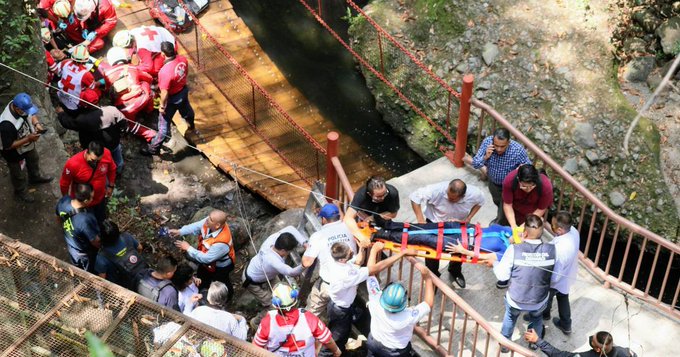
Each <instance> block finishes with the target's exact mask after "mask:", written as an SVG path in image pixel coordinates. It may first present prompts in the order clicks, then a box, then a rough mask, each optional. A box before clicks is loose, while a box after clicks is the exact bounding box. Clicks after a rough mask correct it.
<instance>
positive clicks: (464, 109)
mask: <svg viewBox="0 0 680 357" xmlns="http://www.w3.org/2000/svg"><path fill="white" fill-rule="evenodd" d="M474 80H475V77H474V76H473V75H471V74H466V75H465V77H463V93H462V94H461V96H460V112H459V114H458V131H457V133H456V149H455V151H454V153H453V165H455V166H456V167H463V157H464V156H465V148H466V147H467V135H468V123H469V121H470V99H471V98H472V84H473V82H474Z"/></svg>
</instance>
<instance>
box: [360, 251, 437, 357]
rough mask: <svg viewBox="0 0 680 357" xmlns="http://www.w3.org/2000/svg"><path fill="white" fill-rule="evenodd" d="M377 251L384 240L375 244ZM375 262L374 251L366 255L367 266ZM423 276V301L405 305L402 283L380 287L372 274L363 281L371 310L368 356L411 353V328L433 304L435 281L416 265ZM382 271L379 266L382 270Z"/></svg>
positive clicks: (423, 267) (405, 295) (420, 266)
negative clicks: (382, 288)
mask: <svg viewBox="0 0 680 357" xmlns="http://www.w3.org/2000/svg"><path fill="white" fill-rule="evenodd" d="M375 246H377V247H376V248H375V249H376V250H378V251H380V250H381V249H382V248H383V243H381V242H378V243H375V244H374V247H375ZM375 265H376V254H371V256H370V257H369V258H368V266H369V267H372V266H375ZM416 268H418V270H419V271H420V274H421V276H422V279H423V280H424V281H425V296H424V298H423V302H421V303H420V304H418V305H416V306H414V307H406V304H407V303H408V296H407V295H408V294H407V293H406V288H404V286H403V285H402V284H401V283H398V282H392V283H390V284H388V285H387V287H385V289H384V290H380V282H379V281H378V279H377V278H376V277H375V276H374V275H371V276H369V277H368V279H367V280H366V288H367V290H368V303H367V306H368V311H369V312H370V313H371V328H370V331H371V332H370V333H369V334H368V341H367V345H368V356H378V357H383V356H403V357H407V356H411V353H412V350H413V347H412V346H411V338H412V337H413V327H414V326H415V325H416V324H418V321H420V319H422V318H423V317H425V316H427V314H429V313H430V310H431V309H432V306H433V305H434V284H433V283H432V277H431V276H430V270H429V268H427V267H425V266H422V265H417V266H416ZM381 270H382V269H381Z"/></svg>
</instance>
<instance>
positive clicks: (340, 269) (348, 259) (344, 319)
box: [319, 242, 417, 356]
mask: <svg viewBox="0 0 680 357" xmlns="http://www.w3.org/2000/svg"><path fill="white" fill-rule="evenodd" d="M384 247H385V246H384V244H382V243H375V244H373V247H371V252H370V254H371V258H370V259H372V260H373V261H374V262H375V261H376V260H377V258H376V257H377V255H378V254H379V253H380V252H381V251H382V249H383V248H384ZM416 253H417V252H416V251H415V250H413V249H407V250H403V251H401V252H399V253H395V254H393V255H392V256H391V257H389V258H387V259H384V260H381V261H380V262H379V263H376V264H373V265H370V266H366V267H361V264H362V263H363V260H364V249H360V250H359V254H357V256H356V257H355V258H354V259H352V258H353V257H354V254H353V253H352V250H351V249H350V248H349V246H348V245H347V244H346V243H342V242H338V243H335V244H333V246H331V256H332V257H333V260H334V261H333V262H332V263H331V271H332V272H333V279H332V280H331V281H330V284H329V286H328V295H329V296H330V301H329V302H328V308H327V313H328V328H329V329H330V330H331V333H332V334H333V340H334V341H335V342H336V343H337V344H338V346H339V347H340V350H341V351H343V352H344V351H345V344H346V343H347V339H348V338H349V333H350V331H351V329H352V318H353V316H352V311H353V309H352V304H353V303H354V299H355V298H356V296H357V288H358V286H359V284H361V283H363V282H364V281H366V279H368V277H369V276H370V275H375V274H377V273H379V272H380V271H382V270H384V269H386V268H387V267H389V266H391V265H392V264H394V263H395V262H397V261H398V260H399V259H401V258H402V257H403V256H405V255H415V254H416ZM330 355H331V353H330V351H329V350H327V349H322V350H321V353H320V354H319V356H330Z"/></svg>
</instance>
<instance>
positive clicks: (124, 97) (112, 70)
mask: <svg viewBox="0 0 680 357" xmlns="http://www.w3.org/2000/svg"><path fill="white" fill-rule="evenodd" d="M106 62H107V64H108V65H104V66H100V72H101V73H102V75H103V77H104V80H105V81H106V88H109V91H110V93H111V100H112V101H113V104H114V105H115V106H116V107H118V109H120V111H121V112H122V113H123V114H124V115H125V117H126V118H127V119H128V121H127V124H126V125H127V128H128V132H130V133H132V134H134V135H137V136H139V137H141V138H143V139H144V140H146V141H147V142H150V141H151V139H153V138H154V137H155V136H156V131H154V130H151V129H148V128H146V127H145V126H142V125H140V124H139V123H138V122H137V119H138V118H137V116H138V114H139V113H141V112H144V113H150V112H152V111H153V92H152V90H151V82H152V81H153V78H151V76H150V75H149V74H147V73H146V72H144V71H142V70H141V69H140V68H139V67H138V66H133V65H131V64H130V59H129V58H128V56H127V52H126V51H125V50H124V49H122V48H120V47H113V48H111V49H109V51H108V52H107V53H106Z"/></svg>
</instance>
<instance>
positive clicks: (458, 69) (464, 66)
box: [456, 63, 468, 73]
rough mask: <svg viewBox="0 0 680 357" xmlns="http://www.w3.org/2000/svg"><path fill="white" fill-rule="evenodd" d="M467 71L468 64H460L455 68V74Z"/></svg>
mask: <svg viewBox="0 0 680 357" xmlns="http://www.w3.org/2000/svg"><path fill="white" fill-rule="evenodd" d="M467 70H468V64H467V63H461V64H459V65H458V66H456V72H458V73H465V72H467Z"/></svg>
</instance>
